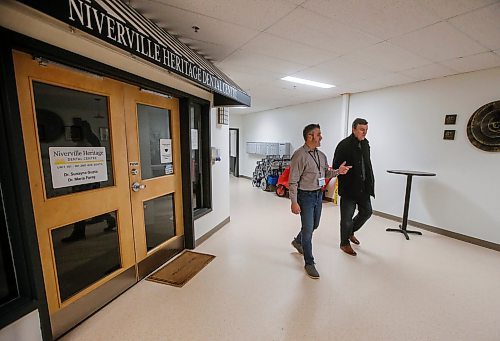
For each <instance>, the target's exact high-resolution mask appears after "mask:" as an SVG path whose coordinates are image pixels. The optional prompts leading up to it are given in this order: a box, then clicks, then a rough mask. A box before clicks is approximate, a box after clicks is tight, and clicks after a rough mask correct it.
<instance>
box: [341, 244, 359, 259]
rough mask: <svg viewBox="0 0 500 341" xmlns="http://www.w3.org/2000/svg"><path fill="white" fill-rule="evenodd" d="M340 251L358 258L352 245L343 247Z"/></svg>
mask: <svg viewBox="0 0 500 341" xmlns="http://www.w3.org/2000/svg"><path fill="white" fill-rule="evenodd" d="M340 249H341V250H342V251H344V252H345V253H347V254H348V255H351V256H356V255H357V253H356V251H354V250H353V249H352V247H351V244H347V245H344V246H341V247H340Z"/></svg>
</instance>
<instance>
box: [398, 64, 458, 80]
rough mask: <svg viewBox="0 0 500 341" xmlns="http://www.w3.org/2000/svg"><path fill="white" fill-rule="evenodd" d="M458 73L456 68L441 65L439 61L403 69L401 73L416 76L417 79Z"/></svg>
mask: <svg viewBox="0 0 500 341" xmlns="http://www.w3.org/2000/svg"><path fill="white" fill-rule="evenodd" d="M454 73H457V72H456V71H455V70H453V69H451V68H449V67H446V66H443V65H440V64H438V63H433V64H428V65H424V66H419V67H416V68H413V69H409V70H405V71H401V72H400V74H403V75H406V76H409V77H412V78H414V79H415V80H419V81H422V80H427V79H433V78H440V77H444V76H449V75H452V74H454Z"/></svg>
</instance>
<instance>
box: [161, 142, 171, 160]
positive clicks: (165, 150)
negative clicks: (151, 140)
mask: <svg viewBox="0 0 500 341" xmlns="http://www.w3.org/2000/svg"><path fill="white" fill-rule="evenodd" d="M168 162H172V140H171V139H160V163H168Z"/></svg>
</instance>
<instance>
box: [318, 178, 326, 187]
mask: <svg viewBox="0 0 500 341" xmlns="http://www.w3.org/2000/svg"><path fill="white" fill-rule="evenodd" d="M324 185H325V178H319V179H318V186H321V187H323V186H324Z"/></svg>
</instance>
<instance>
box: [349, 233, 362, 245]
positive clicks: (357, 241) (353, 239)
mask: <svg viewBox="0 0 500 341" xmlns="http://www.w3.org/2000/svg"><path fill="white" fill-rule="evenodd" d="M349 240H350V241H351V243H354V244H356V245H359V244H361V243H360V242H359V240H358V238H356V237H354V235H352V236H350V237H349Z"/></svg>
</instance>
